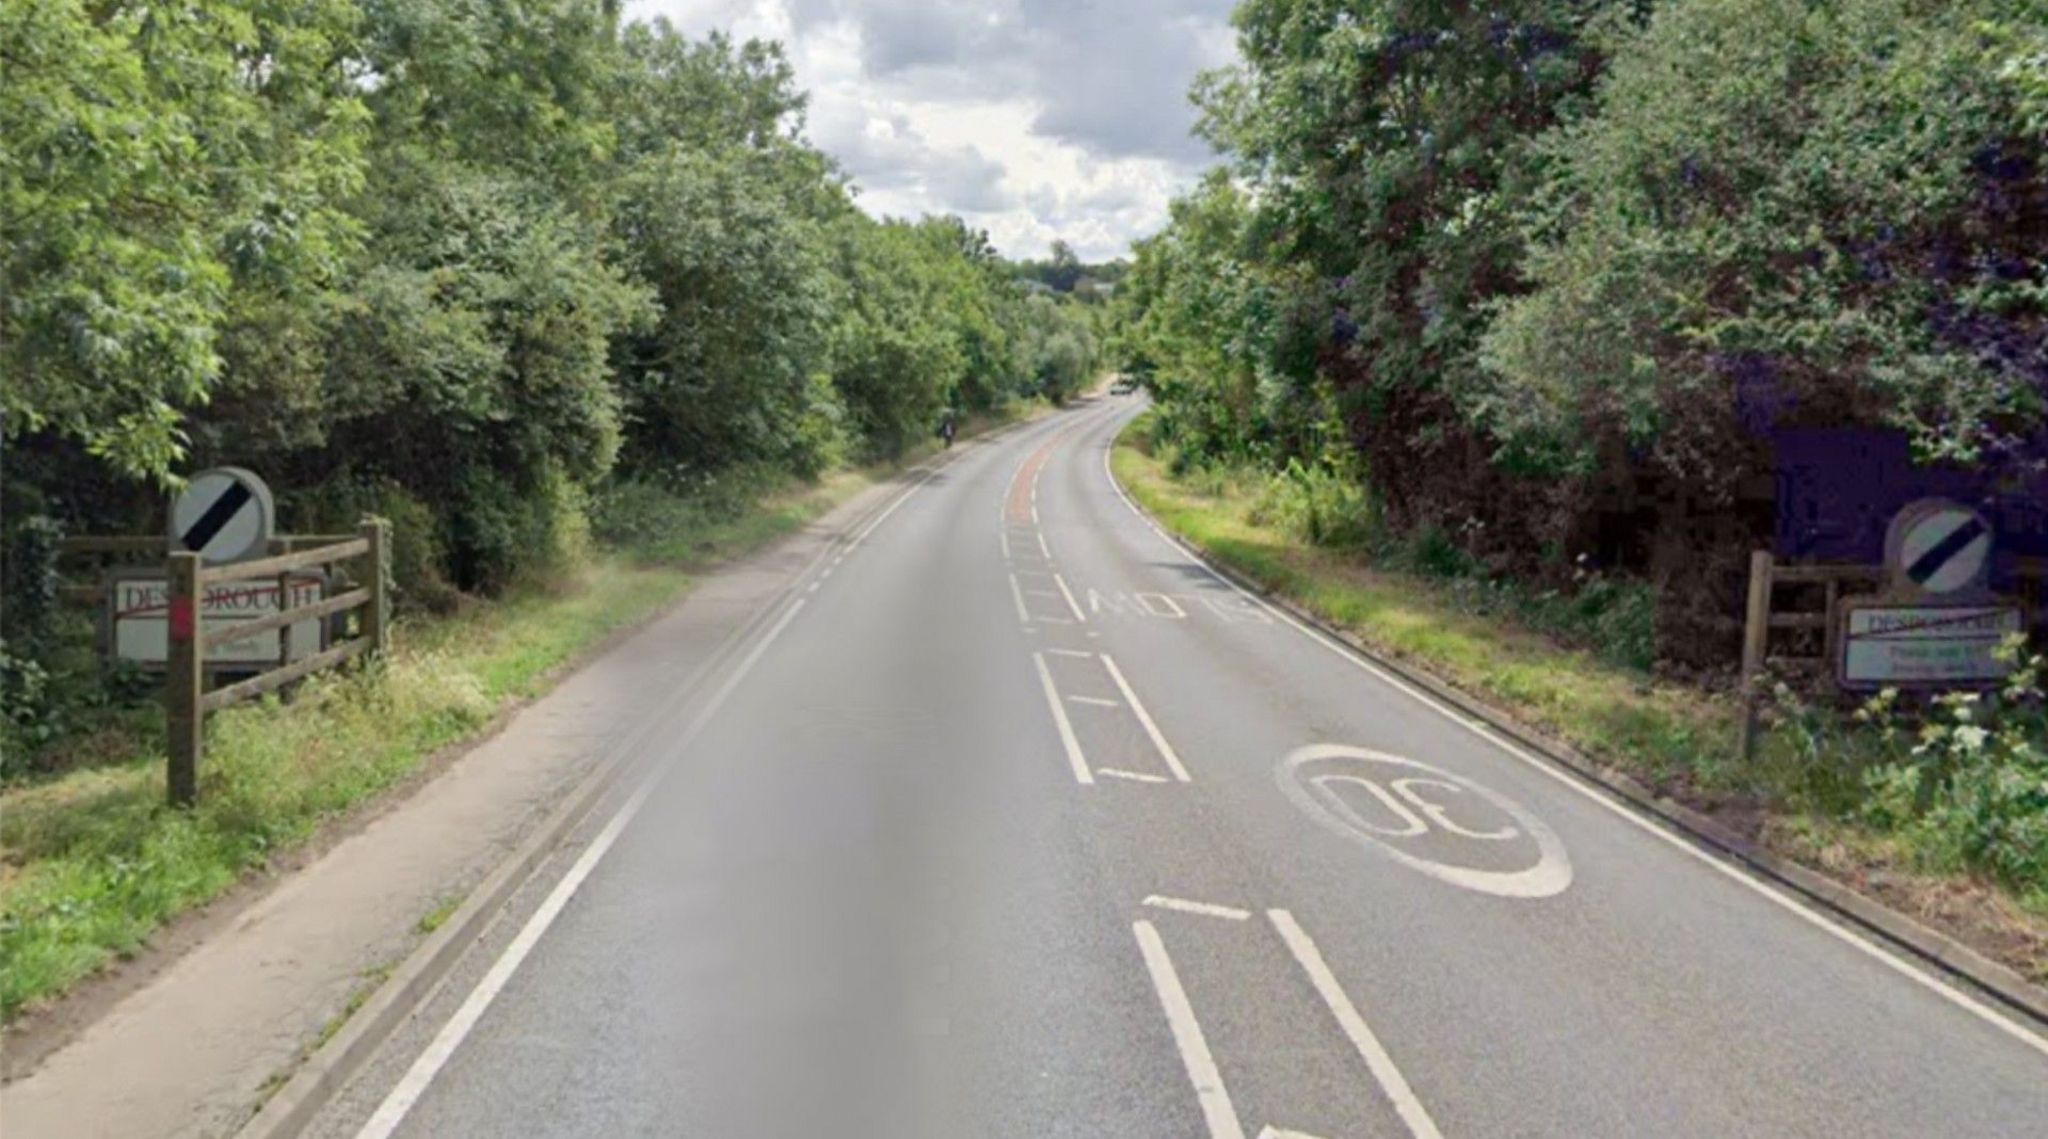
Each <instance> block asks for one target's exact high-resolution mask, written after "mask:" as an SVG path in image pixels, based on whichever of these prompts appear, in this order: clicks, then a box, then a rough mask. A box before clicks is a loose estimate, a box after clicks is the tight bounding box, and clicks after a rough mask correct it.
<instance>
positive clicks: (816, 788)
mask: <svg viewBox="0 0 2048 1139" xmlns="http://www.w3.org/2000/svg"><path fill="white" fill-rule="evenodd" d="M1137 407H1138V404H1137V403H1136V402H1135V401H1134V400H1129V399H1119V398H1110V399H1101V400H1096V401H1092V402H1088V403H1085V404H1084V405H1082V406H1080V407H1078V408H1076V409H1074V410H1072V411H1070V412H1067V413H1063V414H1061V415H1058V416H1054V417H1050V418H1048V419H1046V420H1043V421H1041V422H1039V423H1036V424H1033V425H1032V426H1030V427H1028V428H1026V429H1024V430H1021V431H1017V432H1013V433H1010V434H1008V435H1007V436H1005V437H1003V438H1002V439H1001V440H999V441H995V442H992V443H990V444H988V445H985V446H980V447H974V448H968V449H965V450H964V451H963V452H962V453H960V454H959V456H958V460H957V461H956V462H953V463H952V464H950V465H949V466H947V467H945V468H944V469H943V470H941V471H939V472H938V473H937V474H935V475H933V476H932V477H930V478H928V479H924V480H921V481H919V482H917V483H916V484H915V485H913V486H910V487H908V488H907V489H905V490H903V491H902V492H901V496H900V497H899V498H896V499H895V500H893V501H891V502H890V503H889V504H888V505H887V506H886V508H885V509H883V510H882V511H881V512H880V513H878V514H877V515H876V516H875V517H874V518H872V519H871V520H870V521H869V522H867V523H864V524H863V525H862V526H861V528H860V529H859V530H857V531H855V532H853V533H850V534H848V535H846V536H845V540H844V541H842V542H841V543H840V544H839V545H838V546H836V547H835V548H833V549H831V550H829V551H827V552H828V553H829V556H826V557H822V558H819V559H817V560H816V561H815V563H814V564H811V565H809V566H808V567H807V568H805V569H804V570H802V571H801V572H800V573H799V574H798V575H797V577H796V578H795V579H794V581H793V582H792V584H791V585H790V586H789V587H788V588H787V589H786V590H784V591H783V592H782V593H781V594H779V595H778V598H777V599H776V600H775V601H774V602H772V603H771V605H772V607H771V611H770V612H769V613H768V614H767V615H765V616H764V617H763V618H762V619H761V620H759V622H758V624H757V625H755V626H753V627H752V630H751V633H750V635H749V636H748V637H747V638H746V640H745V642H744V644H743V646H741V647H740V649H739V650H738V651H734V652H732V653H731V654H730V655H729V656H728V657H727V658H724V660H725V663H724V664H723V665H722V666H721V667H720V669H719V671H718V673H717V675H716V676H715V677H713V678H710V680H709V681H708V682H707V683H705V684H703V685H702V686H701V687H700V688H699V689H697V690H694V691H693V693H691V694H690V695H689V696H688V697H687V698H678V699H675V700H673V701H664V702H663V711H662V712H661V713H660V714H661V716H662V717H663V718H662V719H661V721H660V728H659V730H657V731H654V732H652V733H651V734H650V739H651V740H652V742H651V743H650V744H649V746H648V747H646V748H645V749H644V752H645V754H641V755H636V756H635V757H633V760H634V762H633V763H632V765H631V768H630V770H629V771H628V772H627V774H626V775H625V776H624V777H623V778H622V780H621V782H620V784H619V786H618V789H617V792H616V794H615V795H614V796H613V797H612V799H611V801H609V802H608V803H606V804H605V805H604V806H603V807H601V808H600V809H599V810H597V811H595V812H593V814H592V816H591V818H590V819H589V821H588V822H587V823H586V824H585V825H584V826H583V827H582V828H581V830H580V832H579V833H578V834H577V835H576V836H574V838H573V840H572V841H570V842H567V843H565V844H564V845H563V846H562V847H561V848H560V850H559V851H558V852H557V853H556V854H555V856H554V857H552V858H551V859H549V860H548V861H547V863H546V864H545V865H543V866H542V867H541V869H540V870H539V871H538V872H537V873H536V874H535V876H534V877H533V878H532V879H531V880H530V881H529V882H528V883H527V884H526V885H525V886H524V887H523V888H522V889H521V890H520V891H519V893H518V894H517V895H516V896H515V897H514V898H513V899H512V901H511V902H510V903H508V905H507V906H506V908H505V910H504V912H503V914H502V915H501V917H500V918H499V920H498V921H497V922H496V923H495V924H494V925H493V926H492V928H491V929H490V930H488V931H486V932H485V934H484V935H483V936H481V937H480V938H478V939H477V941H476V942H475V943H474V945H473V947H472V948H471V951H470V952H469V953H468V955H467V956H466V957H465V958H464V959H463V960H462V961H461V962H460V963H458V964H457V965H456V967H455V968H454V969H453V971H452V972H451V973H450V974H449V975H448V976H447V978H446V979H445V980H444V981H443V982H442V983H441V984H440V985H439V987H438V988H437V989H436V990H435V991H434V992H433V993H432V994H430V996H429V997H428V999H426V1000H425V1001H424V1002H422V1004H421V1005H420V1006H419V1008H418V1010H417V1012H416V1013H415V1014H414V1015H413V1016H412V1017H411V1018H410V1020H409V1021H408V1022H407V1023H406V1024H405V1025H404V1026H403V1027H402V1028H401V1029H400V1031H398V1032H397V1033H396V1034H395V1035H394V1036H393V1037H392V1038H391V1039H390V1041H389V1042H388V1043H387V1044H386V1045H385V1047H384V1048H383V1049H381V1050H380V1051H379V1052H378V1053H377V1055H376V1056H375V1057H374V1058H373V1059H372V1060H371V1061H370V1062H368V1063H367V1064H366V1065H364V1066H363V1068H362V1069H361V1070H360V1071H359V1072H358V1073H357V1075H356V1076H355V1078H354V1079H353V1080H352V1081H351V1082H350V1083H349V1084H348V1085H347V1086H346V1087H345V1088H344V1089H343V1090H342V1092H341V1093H340V1094H339V1095H338V1096H337V1097H336V1098H335V1099H334V1100H333V1101H332V1102H331V1103H330V1104H329V1106H328V1108H327V1110H326V1111H325V1112H324V1113H323V1114H322V1115H321V1116H320V1117H319V1118H318V1119H317V1120H315V1122H314V1123H313V1124H312V1126H311V1127H309V1128H308V1130H307V1134H310V1135H314V1136H320V1137H323V1139H386V1137H389V1136H404V1137H407V1139H425V1137H449V1139H463V1137H470V1136H475V1137H484V1136H507V1135H521V1136H614V1135H663V1136H674V1135H699V1134H702V1135H722V1136H723V1135H732V1136H763V1137H768V1139H782V1137H784V1136H788V1137H795V1136H826V1135H829V1136H835V1137H845V1139H866V1137H868V1136H874V1137H877V1139H879V1137H882V1136H890V1137H901V1136H913V1137H914V1136H934V1137H938V1136H949V1137H950V1136H1020V1137H1023V1136H1031V1137H1040V1136H1069V1135H1072V1136H1081V1135H1087V1136H1106V1135H1109V1136H1173V1137H1194V1136H1208V1137H1210V1139H1240V1137H1249V1139H1345V1137H1365V1136H1415V1137H1429V1136H1440V1135H1441V1136H1566V1137H1575V1139H1576V1137H1596V1136H1642V1135H1658V1136H1670V1137H1679V1136H1701V1137H1709V1136H1711V1137H1715V1139H1726V1137H1733V1136H1916V1137H1917V1136H1934V1135H1938V1136H1944V1137H1962V1136H2013V1137H2018V1136H2036V1135H2043V1134H2048V1039H2044V1038H2043V1037H2042V1036H2041V1035H2040V1034H2039V1032H2038V1030H2037V1029H2035V1028H2030V1027H2028V1026H2027V1025H2023V1024H2021V1023H2019V1022H2017V1021H2016V1020H2014V1019H2012V1017H2011V1016H2010V1015H2008V1014H2006V1013H2004V1012H2001V1011H2000V1010H1999V1009H1997V1008H1994V1007H1992V1006H1991V1005H1989V1004H1987V1003H1985V1002H1984V1001H1983V999H1982V998H1979V997H1975V996H1972V995H1971V994H1969V993H1967V992H1963V991H1961V990H1958V989H1956V988H1954V987H1951V986H1950V985H1949V984H1948V983H1947V982H1945V981H1943V980H1941V979H1940V978H1938V977H1936V976H1934V975H1931V974H1929V973H1926V972H1923V971H1922V970H1920V969H1919V968H1918V967H1916V966H1915V965H1912V964H1909V963H1907V962H1905V961H1902V960H1901V959H1899V958H1898V957H1896V956H1894V955H1893V954H1892V953H1891V952H1890V951H1888V950H1886V949H1884V948H1882V947H1879V946H1877V945H1875V944H1873V943H1871V942H1870V941H1868V940H1866V939H1865V937H1864V936H1863V935H1861V934H1858V933H1856V932H1854V931H1853V930H1850V929H1846V928H1844V927H1841V926H1838V925H1836V924H1834V923H1833V922H1832V921H1831V920H1829V919H1828V918H1826V917H1823V916H1820V915H1818V914H1816V913H1814V912H1812V911H1810V910H1808V909H1806V908H1804V907H1803V906H1802V905H1801V904H1799V903H1798V902H1797V901H1796V900H1794V899H1792V898H1789V897H1787V896H1786V895H1784V894H1783V893H1781V892H1779V891H1778V890H1777V889H1775V888H1774V887H1772V886H1770V885H1769V884H1767V883H1764V882H1761V881H1758V880H1756V879H1754V878H1751V877H1750V876H1748V875H1747V874H1746V873H1744V872H1742V871H1740V870H1738V869H1735V868H1733V867H1731V866H1729V865H1727V864H1725V863H1723V862H1720V861H1718V860H1716V859H1715V858H1713V857H1711V856H1709V855H1706V854H1704V853H1702V852H1701V851H1699V850H1698V849H1697V848H1695V847H1694V846H1692V845H1691V844H1690V843H1689V842H1687V841H1686V840H1684V839H1682V838H1679V837H1677V836H1675V835H1673V834H1671V833H1668V832H1667V831H1665V830H1663V829H1662V828H1661V827H1660V826H1659V825H1657V824H1655V823H1653V822H1650V821H1648V820H1646V819H1644V818H1642V817H1640V816H1638V815H1637V814H1635V813H1633V812H1632V811H1631V810H1630V809H1629V808H1627V807H1625V806H1624V805H1622V804H1620V803H1618V802H1617V801H1615V800H1613V799H1610V798H1609V797H1607V796H1606V795H1604V794H1603V793H1601V792H1599V791H1598V790H1596V789H1593V788H1590V787H1589V786H1587V785H1585V784H1583V783H1581V782H1579V781H1578V780H1577V779H1576V778H1575V777H1573V776H1571V775H1569V774H1567V773H1565V772H1562V771H1561V770H1559V769H1557V768H1554V767H1552V766H1551V765H1549V764H1548V763H1547V762H1546V761H1544V760H1543V759H1542V758H1541V757H1540V756H1534V755H1531V754H1529V753H1527V752H1525V751H1523V750H1521V749H1520V748H1518V747H1517V746H1515V745H1514V744H1512V743H1510V742H1509V741H1507V740H1506V739H1504V738H1503V737H1501V736H1499V735H1498V734H1496V733H1494V732H1492V731H1491V730H1490V729H1488V728H1487V727H1486V726H1485V725H1483V724H1479V723H1476V722H1473V721H1470V720H1468V719H1467V718H1465V716H1464V715H1463V714H1462V713H1459V712H1457V711H1456V710H1455V709H1451V708H1448V707H1446V706H1443V705H1440V704H1438V703H1435V702H1434V701H1433V700H1432V699H1431V698H1429V697H1428V696H1427V695H1426V694H1425V693H1422V692H1419V691H1418V690H1415V689H1413V688H1411V687H1409V686H1407V685H1406V684H1404V683H1403V682H1402V681H1401V680H1400V679H1399V678H1397V677H1393V676H1390V675H1387V674H1385V673H1383V672H1381V671H1379V670H1378V669H1376V668H1375V667H1374V666H1372V665H1370V664H1369V663H1367V662H1364V661H1361V660H1360V659H1359V658H1357V657H1354V656H1352V655H1350V654H1349V653H1347V652H1345V651H1343V650H1342V649H1341V648H1339V647H1338V646H1335V645H1333V644H1332V643H1330V642H1328V641H1326V640H1324V639H1322V638H1321V637H1319V636H1318V635H1317V634H1315V633H1314V632H1313V630H1309V629H1307V628H1304V627H1302V626H1300V625H1298V624H1296V623H1294V622H1293V621H1292V620H1291V619H1290V618H1288V617H1286V616H1285V615H1284V614H1281V613H1279V612H1277V611H1275V610H1272V609H1269V608H1267V607H1265V606H1264V605H1262V604H1261V603H1259V602H1258V601H1257V600H1256V599H1254V598H1252V597H1249V596H1248V595H1245V594H1243V593H1241V592H1239V591H1238V590H1237V589H1235V588H1234V587H1232V586H1231V585H1229V584H1228V583H1226V582H1224V581H1223V580H1221V579H1219V578H1217V577H1216V576H1215V575H1213V574H1211V573H1210V572H1209V571H1208V570H1207V569H1205V568H1204V567H1203V566H1201V565H1200V564H1198V563H1197V562H1195V561H1193V560H1192V559H1191V558H1190V557H1189V556H1188V555H1187V554H1185V553H1184V552H1183V551H1182V550H1181V549H1180V548H1179V547H1177V546H1176V545H1174V544H1172V543H1171V542H1170V541H1168V540H1167V539H1166V538H1165V537H1164V536H1163V535H1162V534H1160V533H1159V532H1157V531H1156V530H1155V529H1154V528H1153V527H1152V525H1151V524H1150V523H1149V522H1148V521H1147V520H1146V519H1145V518H1144V517H1143V516H1142V515H1141V514H1140V513H1139V512H1138V511H1137V510H1136V508H1135V507H1133V506H1131V505H1130V504H1129V503H1128V501H1127V500H1126V499H1125V498H1124V497H1123V495H1122V493H1121V492H1120V491H1119V490H1118V489H1117V487H1116V486H1115V485H1114V483H1113V481H1112V480H1111V478H1110V476H1109V473H1108V469H1107V463H1106V456H1107V451H1108V448H1109V447H1110V445H1111V443H1112V441H1113V439H1114V436H1115V433H1116V431H1117V429H1118V428H1119V427H1120V426H1121V424H1122V423H1123V422H1124V421H1125V420H1126V419H1127V418H1128V417H1129V416H1130V415H1131V414H1134V413H1135V411H1136V410H1137ZM650 632H651V633H654V634H657V643H658V634H659V630H658V629H657V630H651V631H650ZM648 651H650V652H655V653H656V654H657V655H659V650H658V648H650V649H649V650H648ZM619 683H621V684H622V685H623V684H626V683H627V681H625V680H623V679H621V680H620V681H619ZM653 687H654V688H655V689H656V690H655V691H652V692H650V690H649V686H647V685H636V686H635V688H634V691H635V692H636V693H637V695H635V696H634V697H633V699H635V700H639V701H656V700H661V699H662V693H661V692H660V691H659V689H660V685H655V686H653ZM508 734H509V733H508ZM7 1133H8V1135H9V1139H12V1136H13V1135H14V1134H15V1132H14V1129H13V1128H12V1127H11V1126H10V1127H9V1128H8V1131H7ZM74 1133H79V1134H83V1133H84V1132H74ZM134 1133H137V1134H140V1133H142V1132H134Z"/></svg>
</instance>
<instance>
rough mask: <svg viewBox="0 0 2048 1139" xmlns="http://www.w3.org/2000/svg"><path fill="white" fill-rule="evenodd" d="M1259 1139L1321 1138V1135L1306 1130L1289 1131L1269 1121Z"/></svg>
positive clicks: (1260, 1132)
mask: <svg viewBox="0 0 2048 1139" xmlns="http://www.w3.org/2000/svg"><path fill="white" fill-rule="evenodd" d="M1259 1139H1320V1137H1319V1136H1315V1135H1310V1134H1309V1133H1308V1132H1306V1131H1289V1130H1287V1129H1286V1128H1284V1127H1275V1126H1273V1125H1272V1124H1270V1123H1268V1124H1267V1125H1266V1126H1265V1127H1264V1128H1262V1129H1261V1130H1260V1131H1259Z"/></svg>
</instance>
